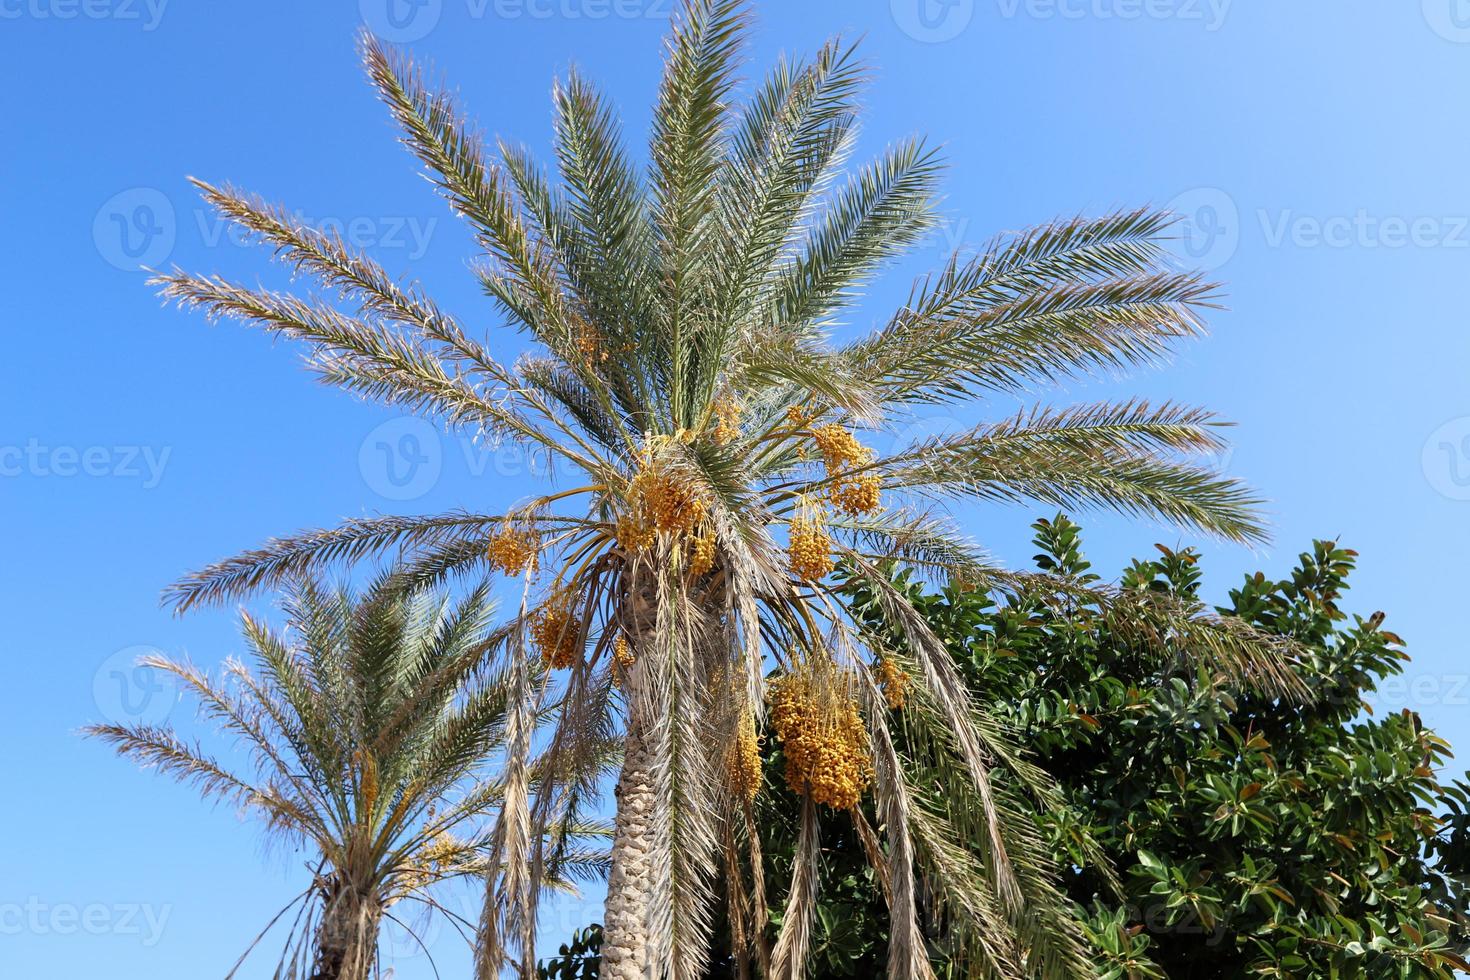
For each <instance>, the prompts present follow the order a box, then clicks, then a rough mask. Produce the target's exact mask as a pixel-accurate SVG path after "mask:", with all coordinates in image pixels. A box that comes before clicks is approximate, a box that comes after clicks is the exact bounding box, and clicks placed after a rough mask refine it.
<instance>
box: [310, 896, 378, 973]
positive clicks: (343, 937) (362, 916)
mask: <svg viewBox="0 0 1470 980" xmlns="http://www.w3.org/2000/svg"><path fill="white" fill-rule="evenodd" d="M323 892H324V894H323V908H322V921H321V925H320V926H318V927H317V934H316V958H315V962H314V963H313V964H312V968H311V980H368V975H369V974H370V973H371V972H372V967H373V962H374V960H375V959H376V956H375V953H376V950H377V945H378V926H379V923H380V921H381V918H382V910H381V909H379V908H377V907H376V906H375V904H374V902H373V901H372V900H370V899H368V898H366V897H364V896H363V895H361V894H360V893H359V892H358V890H357V889H356V888H354V887H353V886H352V885H351V884H349V883H347V882H343V881H341V880H340V879H336V880H333V881H332V882H331V883H330V884H329V885H327V886H326V888H324V889H323Z"/></svg>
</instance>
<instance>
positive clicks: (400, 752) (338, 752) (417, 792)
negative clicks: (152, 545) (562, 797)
mask: <svg viewBox="0 0 1470 980" xmlns="http://www.w3.org/2000/svg"><path fill="white" fill-rule="evenodd" d="M284 608H285V613H286V624H285V629H284V630H277V629H272V628H271V627H270V626H269V625H268V624H267V623H265V622H264V621H263V620H261V619H258V618H255V617H253V616H250V615H249V614H242V617H241V625H242V632H243V635H244V639H245V643H246V645H247V647H248V648H249V650H250V653H251V656H252V659H253V660H254V662H255V667H254V669H253V670H252V668H251V666H249V665H247V664H245V663H243V662H241V661H237V660H234V659H230V660H227V661H226V662H225V665H224V669H223V673H222V674H221V675H219V676H217V677H211V676H209V675H208V674H206V673H204V672H202V671H200V670H199V669H197V668H196V667H194V666H192V665H190V664H187V663H180V662H176V661H173V660H169V659H167V658H164V657H151V658H148V659H147V660H146V661H145V663H146V664H147V665H148V666H150V667H153V668H155V669H157V670H161V671H166V672H167V673H169V674H171V675H173V676H174V677H176V678H177V679H178V681H179V683H180V685H181V686H182V688H183V689H184V690H185V691H186V692H188V693H189V694H191V695H192V696H193V697H194V698H195V699H196V700H197V701H198V702H199V706H200V713H201V717H202V718H203V719H204V720H205V721H207V722H208V723H209V724H211V725H213V726H214V727H216V728H217V729H219V731H220V732H221V733H222V734H225V735H228V736H230V737H232V738H233V739H234V740H235V741H236V743H237V744H236V746H235V748H236V749H239V750H243V756H241V757H239V758H238V759H232V758H231V757H229V756H226V757H224V758H223V761H222V759H221V757H218V756H215V755H211V754H209V753H208V752H206V750H205V749H204V748H203V747H202V746H200V745H197V744H194V743H192V742H190V741H188V740H186V739H185V738H184V737H182V736H180V735H179V734H178V733H177V732H175V731H174V730H173V729H171V728H169V727H160V726H154V725H143V724H137V725H115V724H107V725H93V726H90V727H89V728H88V729H87V733H88V734H89V735H91V736H93V737H95V738H100V739H102V740H104V741H106V742H108V743H110V744H112V745H113V746H115V747H116V749H117V751H118V753H119V754H121V755H123V756H126V757H129V758H132V759H134V760H136V761H137V762H138V763H140V764H141V765H143V766H145V767H148V768H153V769H156V770H158V771H159V772H161V773H163V774H165V775H168V776H172V777H173V778H175V779H177V780H179V781H180V782H183V783H188V784H190V785H193V786H195V787H197V788H198V790H199V792H200V795H202V796H203V797H204V798H205V799H212V800H218V801H224V802H228V803H231V804H234V805H236V806H239V807H241V808H242V809H243V810H245V811H247V812H249V813H251V814H253V815H255V816H256V817H258V818H259V819H260V820H261V821H262V822H263V823H264V826H265V830H266V832H267V833H268V834H269V835H270V836H271V837H272V838H273V839H278V840H280V841H282V842H283V843H285V844H287V845H290V846H297V847H304V848H306V849H307V850H308V852H310V853H312V854H313V855H314V857H313V859H312V862H311V865H310V867H311V868H312V872H313V873H312V879H311V883H310V885H309V886H308V887H307V888H306V889H305V890H304V891H303V892H302V893H301V895H300V896H298V897H297V899H295V900H294V901H293V902H292V903H291V904H290V905H288V906H287V907H286V908H285V909H282V910H281V913H280V914H278V915H277V917H276V919H274V920H272V922H271V924H272V925H274V924H275V922H277V921H280V920H281V919H282V917H283V916H284V915H285V914H286V913H287V912H289V910H290V909H291V908H292V907H294V906H295V905H296V904H297V903H300V902H304V903H305V909H304V911H303V912H301V913H300V914H298V915H297V916H296V919H295V924H294V926H293V927H292V930H291V935H290V937H288V939H287V941H286V943H285V951H284V952H283V954H282V961H281V964H280V967H279V968H278V969H279V971H280V972H279V973H278V975H279V976H282V977H291V978H295V977H301V978H306V977H310V978H311V980H367V978H368V977H369V976H371V975H375V971H376V969H377V966H378V934H379V929H380V927H381V926H382V924H383V921H384V919H385V918H387V919H394V918H395V912H397V913H399V914H401V913H402V910H403V908H410V909H412V908H415V907H417V908H418V909H419V911H421V912H427V913H428V914H439V915H445V916H449V917H451V918H454V917H456V916H455V914H454V913H453V912H450V911H449V910H448V909H446V908H444V907H443V906H442V905H441V904H440V902H439V901H438V900H437V899H436V898H435V896H434V892H435V889H434V887H433V886H435V885H438V884H439V883H441V882H448V881H453V880H456V879H460V878H463V877H465V876H475V877H481V876H483V875H484V874H485V873H486V871H487V865H486V861H487V856H488V854H489V827H490V826H491V818H492V817H493V815H494V813H495V811H496V808H497V807H498V806H499V804H500V802H501V800H502V797H503V792H504V787H503V785H502V784H501V783H500V782H499V781H497V780H495V779H493V778H490V775H489V773H488V772H487V758H488V757H490V756H491V755H492V753H494V752H495V751H496V750H498V749H500V748H501V747H502V746H503V744H504V738H505V734H506V725H507V712H506V703H507V698H508V693H507V687H506V685H505V683H504V680H503V678H500V677H483V676H482V670H481V668H482V660H483V658H482V649H483V644H484V642H485V639H486V635H487V633H488V631H489V629H490V627H491V624H492V617H493V604H492V603H491V601H490V599H489V595H488V589H487V587H486V586H485V585H481V586H479V587H478V588H476V589H473V590H471V591H470V592H469V593H468V595H466V596H465V597H464V598H463V599H462V600H460V601H459V602H457V603H451V600H450V599H449V598H448V597H446V596H442V595H439V594H436V593H434V592H432V591H427V590H408V591H405V589H404V588H403V587H402V583H401V582H400V581H398V580H397V579H395V578H394V577H393V576H391V575H388V576H383V577H381V578H380V579H378V580H377V581H375V582H374V583H373V584H372V586H371V587H370V588H369V589H368V590H367V592H366V594H364V595H362V596H361V597H358V596H355V595H354V594H353V593H351V592H350V591H347V590H328V589H324V588H323V587H321V586H320V585H318V584H316V583H314V582H311V581H304V582H301V583H298V584H296V585H294V586H293V587H291V588H290V589H289V591H287V593H286V595H285V601H284ZM585 829H589V830H595V829H596V828H590V827H589V828H585ZM605 870H606V860H605V852H600V851H597V850H595V849H589V848H588V847H585V846H581V845H575V846H572V847H569V848H567V849H566V851H565V853H564V858H563V861H562V862H561V864H560V865H559V866H558V867H557V868H556V869H555V872H554V873H553V874H552V875H551V880H555V881H563V880H565V878H564V876H566V875H572V876H576V877H582V878H587V877H591V876H595V875H598V874H601V873H603V872H605ZM395 921H399V922H400V924H403V925H404V927H405V928H411V927H410V926H409V925H408V924H406V923H403V921H402V920H395ZM258 942H259V940H257V943H258ZM252 946H253V944H252ZM247 955H248V950H247ZM241 959H242V960H243V959H244V957H243V956H242V957H241ZM206 972H208V971H206Z"/></svg>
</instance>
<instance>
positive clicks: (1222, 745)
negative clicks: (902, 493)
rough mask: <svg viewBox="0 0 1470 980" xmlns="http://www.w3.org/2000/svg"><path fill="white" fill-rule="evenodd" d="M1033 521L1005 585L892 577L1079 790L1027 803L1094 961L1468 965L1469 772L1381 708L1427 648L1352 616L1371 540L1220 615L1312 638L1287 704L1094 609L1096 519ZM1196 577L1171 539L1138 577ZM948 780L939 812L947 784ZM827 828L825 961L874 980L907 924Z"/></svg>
mask: <svg viewBox="0 0 1470 980" xmlns="http://www.w3.org/2000/svg"><path fill="white" fill-rule="evenodd" d="M1035 529H1036V532H1037V533H1036V538H1035V542H1036V545H1037V547H1038V549H1039V554H1038V555H1037V558H1036V563H1037V567H1038V570H1039V571H1041V572H1043V573H1045V574H1046V575H1047V576H1049V578H1046V579H1042V578H1035V579H1027V580H1024V581H1021V582H1019V583H1018V584H1017V586H1016V587H1015V588H1013V589H1011V590H1008V591H1005V592H1002V593H995V592H990V591H985V590H977V589H965V588H945V589H942V590H934V589H931V588H927V587H925V586H923V585H921V584H919V583H917V582H913V581H910V579H909V576H908V575H907V574H906V573H903V572H894V573H893V574H892V575H891V581H892V582H893V583H894V584H896V585H897V586H898V587H900V588H902V589H903V590H904V591H905V593H906V594H907V595H908V596H909V597H910V599H911V601H912V602H913V603H914V606H915V607H916V608H918V609H919V610H921V611H922V613H923V615H924V617H925V619H926V620H927V621H928V622H929V623H930V624H931V625H932V626H933V628H934V630H935V632H936V633H937V634H938V635H939V636H941V637H943V638H944V641H945V645H946V648H947V650H948V651H949V653H950V655H951V656H952V657H953V659H954V662H955V664H956V666H957V667H958V669H959V670H960V671H961V673H962V674H963V676H964V678H965V683H966V685H967V686H968V687H969V688H970V690H971V691H973V692H974V693H975V695H976V696H977V697H978V698H980V699H981V700H983V701H984V702H985V704H986V709H987V712H988V714H989V715H990V717H992V718H994V719H996V721H997V723H999V724H1001V725H1002V726H1003V728H1004V730H1005V732H1006V733H1007V734H1008V735H1009V736H1010V738H1011V739H1012V740H1014V741H1016V742H1018V743H1019V744H1021V745H1024V746H1025V747H1026V755H1027V758H1028V759H1029V760H1030V761H1031V762H1033V763H1034V764H1036V765H1037V766H1040V767H1041V768H1042V769H1044V770H1045V771H1046V772H1048V773H1049V774H1050V775H1051V776H1052V777H1053V778H1054V779H1055V780H1056V783H1057V785H1058V786H1059V788H1060V794H1061V797H1062V805H1060V806H1056V807H1052V808H1049V809H1042V808H1040V807H1037V806H1031V807H1029V808H1028V809H1027V811H1026V813H1024V814H1022V815H1018V816H1019V817H1020V818H1022V819H1025V820H1027V821H1028V822H1030V823H1031V824H1032V825H1033V826H1034V827H1035V828H1037V830H1038V831H1039V832H1040V833H1042V834H1044V835H1045V837H1046V840H1047V842H1048V845H1049V847H1050V848H1051V849H1052V851H1053V853H1054V854H1055V855H1056V857H1057V859H1058V863H1059V866H1060V867H1062V868H1064V869H1065V870H1064V871H1063V872H1062V873H1061V878H1060V879H1059V880H1058V882H1057V884H1058V887H1060V888H1062V889H1064V890H1065V893H1066V895H1067V897H1068V899H1069V900H1070V901H1071V902H1072V903H1073V907H1074V909H1075V910H1076V914H1077V916H1078V917H1079V919H1080V920H1081V921H1082V923H1083V929H1084V931H1085V934H1086V942H1087V945H1088V947H1089V948H1090V949H1091V951H1092V955H1093V956H1094V958H1095V962H1096V963H1097V964H1098V965H1099V975H1100V976H1102V977H1104V978H1108V980H1115V978H1116V980H1124V978H1127V980H1132V978H1151V977H1168V978H1190V977H1198V978H1206V977H1212V978H1213V977H1218V978H1244V977H1280V978H1299V980H1306V978H1319V977H1342V978H1347V977H1426V978H1427V977H1442V978H1448V977H1450V976H1452V975H1453V974H1454V972H1455V971H1456V970H1457V969H1459V970H1464V969H1466V966H1465V962H1464V960H1463V958H1462V957H1464V956H1465V953H1466V949H1467V942H1470V918H1467V912H1470V879H1467V877H1466V875H1467V874H1470V833H1467V829H1470V816H1467V792H1470V786H1467V785H1466V784H1465V783H1464V782H1463V781H1459V780H1455V781H1451V780H1449V779H1446V778H1445V777H1444V776H1443V769H1444V768H1445V767H1446V765H1447V764H1448V762H1449V760H1450V747H1449V746H1448V745H1447V744H1446V743H1445V742H1444V741H1443V740H1442V739H1440V738H1439V737H1438V736H1436V735H1435V734H1434V733H1433V732H1432V731H1430V730H1428V729H1426V728H1425V727H1424V726H1423V724H1422V723H1421V721H1420V719H1419V718H1418V716H1417V715H1416V714H1414V713H1413V712H1411V711H1407V710H1405V711H1402V712H1395V713H1392V714H1389V715H1387V716H1384V717H1381V718H1379V717H1375V716H1374V715H1373V713H1372V711H1371V709H1370V707H1369V704H1368V700H1367V699H1368V698H1369V696H1370V695H1371V694H1372V692H1374V691H1375V689H1376V688H1377V686H1378V685H1380V684H1381V683H1382V682H1383V681H1384V680H1385V679H1387V678H1391V677H1394V676H1396V675H1398V674H1400V673H1401V672H1402V671H1403V670H1404V667H1405V664H1406V663H1407V662H1408V655H1407V654H1406V653H1405V652H1404V648H1403V643H1402V642H1401V640H1400V638H1399V637H1398V636H1396V635H1395V634H1394V633H1392V632H1391V631H1389V630H1387V629H1386V628H1385V627H1384V615H1383V614H1382V613H1374V614H1373V615H1370V616H1360V615H1352V614H1349V613H1348V612H1347V611H1345V610H1344V608H1343V605H1342V602H1343V594H1344V592H1345V591H1346V590H1347V587H1348V578H1349V575H1350V573H1351V572H1352V570H1353V568H1354V565H1355V562H1356V556H1355V555H1354V553H1353V552H1351V551H1348V550H1346V549H1344V548H1342V547H1340V546H1338V545H1337V544H1335V543H1332V542H1327V541H1318V542H1316V543H1315V544H1314V545H1313V547H1312V550H1311V551H1309V552H1306V553H1304V554H1302V555H1301V557H1300V560H1299V562H1298V564H1297V566H1296V567H1295V568H1294V569H1293V570H1292V571H1291V573H1290V574H1289V575H1288V576H1287V577H1286V578H1284V579H1280V580H1277V579H1273V578H1269V577H1267V576H1266V575H1265V574H1263V573H1258V574H1255V575H1252V576H1249V577H1247V578H1246V579H1245V580H1244V581H1243V582H1242V583H1241V584H1240V586H1239V587H1237V588H1235V589H1233V590H1231V591H1230V593H1229V602H1228V603H1227V604H1225V605H1224V606H1222V607H1221V608H1220V610H1219V612H1220V613H1221V614H1222V615H1225V616H1230V617H1239V618H1241V619H1243V620H1245V621H1247V622H1249V623H1251V624H1253V625H1255V626H1257V627H1259V628H1261V629H1264V630H1268V631H1270V632H1271V633H1273V634H1276V635H1279V636H1282V637H1290V638H1291V639H1293V640H1295V641H1297V642H1298V643H1299V644H1300V650H1301V656H1300V657H1298V658H1297V660H1296V661H1295V662H1294V665H1293V669H1294V671H1295V672H1296V673H1297V674H1298V675H1299V677H1300V678H1301V680H1302V681H1303V682H1304V683H1306V684H1308V685H1309V686H1310V687H1311V688H1312V690H1313V693H1314V698H1313V699H1312V700H1311V701H1309V702H1306V703H1292V702H1283V701H1281V700H1280V699H1277V698H1272V697H1266V696H1262V695H1261V694H1259V693H1256V692H1253V691H1251V690H1250V689H1248V688H1244V687H1242V686H1241V685H1240V684H1239V683H1236V682H1233V681H1231V680H1229V679H1228V678H1227V677H1225V676H1224V675H1221V674H1217V673H1214V672H1212V671H1210V670H1208V669H1205V668H1202V667H1199V666H1198V662H1197V659H1193V658H1185V657H1179V658H1177V659H1170V658H1164V659H1161V658H1160V657H1159V656H1158V653H1157V650H1156V649H1155V648H1154V647H1153V646H1152V645H1145V646H1140V645H1139V643H1138V639H1137V634H1138V625H1137V624H1131V625H1124V624H1120V623H1119V622H1118V621H1117V619H1116V617H1115V616H1114V615H1113V614H1112V613H1110V612H1109V610H1107V609H1106V608H1103V607H1101V606H1099V605H1098V604H1096V603H1095V602H1093V601H1091V600H1090V599H1088V598H1087V594H1088V591H1089V590H1090V589H1093V588H1096V587H1098V586H1099V579H1098V577H1097V576H1096V575H1095V573H1094V572H1093V570H1092V568H1091V566H1090V565H1089V563H1088V562H1087V560H1086V559H1085V557H1084V556H1083V553H1082V549H1081V535H1080V529H1079V528H1078V526H1077V525H1076V524H1074V523H1072V522H1071V521H1069V520H1068V519H1066V518H1065V517H1060V516H1059V517H1057V518H1055V519H1053V520H1043V521H1040V522H1038V523H1037V524H1036V525H1035ZM1200 582H1201V569H1200V565H1199V555H1198V553H1197V552H1196V551H1194V550H1191V549H1180V550H1174V549H1170V548H1166V547H1162V546H1160V547H1159V548H1158V554H1157V556H1155V557H1153V558H1150V559H1141V560H1138V561H1135V562H1133V563H1132V564H1130V565H1129V566H1128V567H1127V568H1126V569H1125V570H1124V572H1123V574H1122V576H1121V581H1120V585H1121V587H1122V588H1123V589H1124V590H1127V591H1130V592H1133V593H1138V594H1141V595H1145V596H1157V597H1161V598H1167V599H1171V600H1179V601H1186V602H1195V601H1198V599H1199V591H1200ZM1058 583H1065V587H1064V588H1058V587H1057V584H1058ZM848 588H849V592H850V594H851V597H852V599H853V604H854V606H853V607H854V609H855V610H856V613H857V615H858V616H859V617H860V618H862V619H863V620H864V621H865V622H867V623H868V624H869V625H870V626H872V627H873V628H875V629H879V630H884V631H889V632H892V631H891V630H890V628H889V626H888V625H887V623H886V614H885V612H884V609H883V605H882V603H881V602H880V601H879V599H878V594H877V593H876V592H875V591H874V588H873V585H872V583H869V582H865V581H864V580H863V579H861V578H860V577H853V578H850V579H849V582H848ZM892 639H893V642H894V646H895V647H897V648H901V647H902V640H901V637H900V636H898V635H894V636H893V637H892ZM906 710H908V709H905V711H906ZM905 711H897V712H895V713H894V727H895V729H896V730H897V731H898V732H900V733H901V734H900V735H899V738H900V740H901V742H902V746H901V751H903V752H904V753H905V754H906V755H909V754H912V753H914V746H915V741H916V740H917V739H918V738H920V737H921V734H920V733H918V732H915V731H913V730H912V729H911V727H910V726H907V725H905V724H904V717H903V716H904V714H905ZM765 761H766V770H767V781H766V788H767V795H766V796H765V797H764V798H763V799H764V802H763V804H762V806H761V809H760V811H759V817H760V825H761V831H762V836H763V839H764V842H765V843H764V851H765V854H766V857H767V864H768V868H769V869H770V873H771V876H772V877H773V878H777V879H784V877H785V876H786V875H787V874H788V873H789V868H790V864H791V862H792V861H793V860H795V858H796V853H797V846H796V841H797V834H798V830H797V826H796V822H795V820H794V818H793V816H792V815H793V814H794V813H795V812H797V804H796V800H795V799H794V798H793V797H792V796H791V795H790V794H789V793H787V792H786V791H785V790H784V788H783V787H782V786H781V781H780V779H779V771H780V766H781V758H780V750H779V746H775V745H771V744H768V745H767V751H766V759H765ZM916 781H918V780H916ZM935 789H936V793H935V796H934V800H933V802H934V804H935V805H936V807H942V805H943V803H942V801H943V798H944V797H945V795H946V794H945V787H943V786H936V787H935ZM1003 789H1004V787H1003ZM823 831H824V832H823V837H822V840H821V854H822V870H821V875H820V883H819V886H818V896H819V898H818V912H817V917H816V924H815V927H814V934H813V937H812V963H813V972H812V973H811V975H812V976H814V977H832V978H836V977H866V976H871V975H872V974H873V973H874V972H875V971H876V970H878V969H879V968H880V965H881V962H882V957H883V951H884V949H885V945H886V933H887V929H888V925H887V919H886V915H885V912H884V908H883V903H882V899H881V890H882V885H881V881H880V880H879V878H878V877H877V876H876V875H875V873H874V871H873V870H872V867H871V864H870V862H869V861H868V860H866V858H865V856H864V848H863V844H862V841H861V840H860V839H858V837H857V836H856V835H855V834H853V833H852V831H851V830H850V829H848V828H847V827H846V826H845V825H844V826H843V827H840V828H839V827H837V826H835V825H834V826H828V825H824V827H823ZM929 895H930V899H931V900H930V901H928V902H925V903H924V912H925V913H926V917H925V925H924V927H925V936H926V940H927V943H928V949H929V951H930V955H931V956H932V957H933V959H934V968H935V970H936V972H937V973H939V974H940V975H945V974H946V973H948V975H950V976H955V977H960V976H967V975H969V974H968V973H966V972H965V971H964V969H963V968H962V967H960V968H956V967H954V966H952V965H951V963H950V962H949V951H950V950H951V948H952V944H953V943H954V942H955V941H956V937H955V935H954V930H953V925H954V920H953V918H952V917H951V916H950V915H949V914H948V913H947V910H946V908H945V906H944V903H943V901H942V898H941V896H940V895H939V893H937V892H934V893H929ZM779 914H780V913H779V912H777V913H776V916H777V918H778V919H779ZM712 975H713V976H734V973H733V972H730V971H728V970H726V971H725V972H720V971H718V970H717V971H716V972H714V973H713V974H712Z"/></svg>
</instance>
